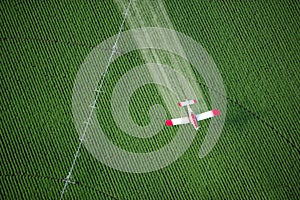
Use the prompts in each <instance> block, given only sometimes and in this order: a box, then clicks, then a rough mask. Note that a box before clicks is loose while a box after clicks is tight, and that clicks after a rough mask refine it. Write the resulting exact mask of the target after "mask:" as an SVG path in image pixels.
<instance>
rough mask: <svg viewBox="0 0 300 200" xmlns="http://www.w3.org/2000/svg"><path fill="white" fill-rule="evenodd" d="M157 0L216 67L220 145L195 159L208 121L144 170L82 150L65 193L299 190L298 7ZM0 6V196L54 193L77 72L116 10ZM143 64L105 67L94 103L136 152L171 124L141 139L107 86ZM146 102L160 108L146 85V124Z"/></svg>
mask: <svg viewBox="0 0 300 200" xmlns="http://www.w3.org/2000/svg"><path fill="white" fill-rule="evenodd" d="M164 4H165V7H166V9H167V11H168V15H169V17H170V19H171V21H172V23H173V26H174V28H175V29H176V30H177V31H179V32H183V33H184V34H186V35H188V36H189V37H191V38H193V39H194V40H196V41H197V42H199V43H200V44H201V45H202V46H203V47H204V48H205V49H206V50H207V51H208V53H209V54H210V55H211V56H212V57H213V59H214V61H215V63H216V65H217V66H218V69H219V71H220V72H221V74H222V78H223V81H224V85H225V88H226V93H227V96H226V98H227V103H228V104H227V107H228V110H227V115H226V122H225V126H224V130H223V132H222V135H221V137H220V139H219V141H218V143H217V145H216V146H215V147H214V149H213V151H212V152H210V154H209V155H208V156H206V157H205V158H203V159H199V157H198V152H199V148H200V146H201V143H202V141H203V139H204V137H205V135H204V134H201V133H203V132H204V130H205V129H207V127H208V125H209V121H206V122H203V123H202V124H201V126H202V128H201V130H200V131H199V134H198V135H197V137H196V138H195V140H194V142H193V144H192V145H191V147H190V148H189V149H188V150H187V151H186V153H185V154H184V155H183V156H182V157H180V158H179V159H178V160H177V161H176V162H174V163H172V164H171V165H169V166H168V167H166V168H163V169H161V170H158V171H154V172H151V173H145V174H130V173H124V172H120V171H116V170H114V169H111V168H109V167H107V166H105V165H103V164H102V163H101V162H99V161H98V160H97V159H95V158H94V157H93V156H92V155H91V154H90V153H89V152H88V151H87V150H86V149H85V148H84V146H83V148H82V149H81V153H80V157H79V158H78V160H77V162H76V165H75V168H74V172H73V175H72V181H74V182H73V183H70V184H69V185H68V188H67V192H66V195H65V197H64V199H72V198H73V199H74V198H76V199H147V198H152V199H198V198H200V199H209V198H211V199H219V198H221V199H224V198H225V199H228V198H230V199H238V198H242V199H245V198H251V199H255V198H264V199H297V198H299V196H300V192H299V191H300V187H299V185H300V181H299V180H300V162H299V156H300V150H299V149H300V135H299V121H300V117H299V110H300V106H299V102H300V96H299V88H300V82H299V80H298V79H299V78H298V77H299V75H298V74H299V73H300V70H299V69H300V68H299V60H300V47H299V41H300V37H299V21H300V16H299V10H300V4H299V3H298V2H297V1H277V2H274V1H270V0H268V1H262V0H259V1H230V2H229V1H208V0H205V1H196V0H192V1H189V2H187V1H184V0H178V1H166V2H164ZM0 7H1V21H0V25H1V31H0V49H1V50H0V85H1V92H0V100H1V101H0V102H1V103H0V110H1V115H0V122H1V126H0V163H1V165H0V196H1V198H3V199H20V198H22V197H23V198H25V199H59V197H60V193H61V190H62V188H63V186H64V178H66V176H67V174H68V171H69V169H70V165H71V163H72V161H73V159H74V153H75V150H76V148H77V146H78V144H79V140H78V133H77V131H76V130H75V126H74V123H73V116H72V92H73V91H72V89H73V84H74V82H75V79H76V74H77V72H78V70H79V68H80V65H81V63H82V62H83V61H84V59H85V58H86V56H87V55H88V54H89V52H90V51H91V50H92V49H93V48H94V47H95V46H97V45H98V44H99V43H100V42H101V41H104V40H105V39H107V38H109V37H111V36H113V35H115V34H116V33H117V32H118V29H119V26H120V23H121V21H122V12H121V11H119V10H118V9H117V6H116V5H115V4H114V3H113V2H111V1H99V2H92V1H78V2H76V1H56V2H54V1H39V2H35V3H26V2H23V1H21V2H17V1H1V3H0ZM142 63H144V61H143V59H142V57H141V56H140V55H139V52H131V53H129V54H126V55H124V56H122V57H120V58H119V59H118V60H117V61H116V62H114V63H113V64H112V66H111V71H110V73H109V75H108V77H107V79H106V82H105V85H104V90H105V93H104V95H103V96H101V97H100V99H99V102H101V106H100V109H99V110H97V117H98V120H99V123H100V124H101V126H103V129H105V132H106V133H107V135H108V137H109V138H110V139H111V140H112V141H113V142H114V143H115V144H116V145H118V146H120V147H122V148H123V149H126V150H128V151H133V152H148V151H152V150H156V149H158V148H160V147H162V146H163V145H165V144H167V143H168V142H169V141H170V140H171V139H172V138H173V136H174V135H175V134H176V131H177V128H174V129H171V130H170V129H167V128H164V129H163V130H162V131H161V132H160V133H159V134H158V135H156V136H154V137H153V138H150V139H147V140H138V139H136V138H133V137H131V136H128V135H126V134H124V133H122V131H120V130H118V128H117V127H116V126H115V123H114V121H113V119H110V117H109V116H111V113H110V107H109V105H110V101H109V100H110V97H111V93H112V88H113V87H114V85H115V84H116V83H117V80H118V78H119V77H121V76H122V74H124V73H126V71H128V70H130V69H131V68H133V67H135V66H138V65H140V64H142ZM120 69H122V70H120ZM111 74H113V75H114V76H111ZM197 79H198V81H199V87H201V88H202V89H203V91H204V93H205V94H206V92H207V88H205V84H203V82H202V81H201V77H197ZM205 91H206V92H205ZM220 98H221V97H220ZM147 99H150V100H151V101H148V102H146V100H147ZM206 101H207V102H209V99H207V100H206ZM154 104H162V105H164V104H163V101H162V99H161V97H160V96H159V93H158V92H157V89H156V87H154V85H148V86H145V87H143V88H140V89H139V90H137V91H136V92H135V93H134V95H133V96H132V102H131V103H130V112H131V113H132V117H133V120H134V121H136V122H137V123H138V124H140V125H146V124H147V123H148V122H149V118H148V115H147V113H148V110H149V107H150V106H152V105H154ZM87 106H88V105H87ZM137 111H140V112H141V113H140V115H137V113H138V112H137ZM103 115H105V116H107V117H105V118H103V117H101V116H103Z"/></svg>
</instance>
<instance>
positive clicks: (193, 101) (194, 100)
mask: <svg viewBox="0 0 300 200" xmlns="http://www.w3.org/2000/svg"><path fill="white" fill-rule="evenodd" d="M196 103H197V100H196V99H193V100H188V99H187V100H186V101H183V102H179V103H178V106H179V107H182V106H187V105H192V104H196Z"/></svg>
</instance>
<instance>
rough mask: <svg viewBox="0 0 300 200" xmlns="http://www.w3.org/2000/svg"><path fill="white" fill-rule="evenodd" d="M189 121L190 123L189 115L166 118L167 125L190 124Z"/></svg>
mask: <svg viewBox="0 0 300 200" xmlns="http://www.w3.org/2000/svg"><path fill="white" fill-rule="evenodd" d="M188 123H190V120H189V118H188V117H183V118H176V119H168V120H166V125H167V126H175V125H179V124H188Z"/></svg>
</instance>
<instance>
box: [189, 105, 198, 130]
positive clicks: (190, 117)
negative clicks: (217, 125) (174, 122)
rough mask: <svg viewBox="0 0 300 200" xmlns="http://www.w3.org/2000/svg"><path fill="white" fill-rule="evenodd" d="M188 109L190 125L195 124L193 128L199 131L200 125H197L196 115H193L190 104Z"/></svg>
mask: <svg viewBox="0 0 300 200" xmlns="http://www.w3.org/2000/svg"><path fill="white" fill-rule="evenodd" d="M187 108H188V114H189V120H190V123H191V124H193V126H194V128H195V129H196V130H198V128H199V127H198V124H197V119H196V115H195V114H194V113H193V110H192V109H191V107H190V105H189V104H188V105H187Z"/></svg>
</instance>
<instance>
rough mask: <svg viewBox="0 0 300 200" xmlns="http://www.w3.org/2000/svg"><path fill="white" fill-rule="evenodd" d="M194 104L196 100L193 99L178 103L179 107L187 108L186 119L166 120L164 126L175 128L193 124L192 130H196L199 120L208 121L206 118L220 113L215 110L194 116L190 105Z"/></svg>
mask: <svg viewBox="0 0 300 200" xmlns="http://www.w3.org/2000/svg"><path fill="white" fill-rule="evenodd" d="M196 103H197V101H196V99H194V100H188V99H186V101H184V102H179V103H178V106H179V107H182V106H187V108H188V117H183V118H176V119H168V120H166V125H167V126H175V125H180V124H188V123H191V124H193V126H194V128H195V129H196V130H198V128H199V127H198V124H197V121H201V120H204V119H208V118H212V117H215V116H218V115H220V111H219V110H216V109H215V110H211V111H207V112H204V113H201V114H199V115H195V114H194V113H193V111H192V109H191V107H190V105H192V104H196Z"/></svg>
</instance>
